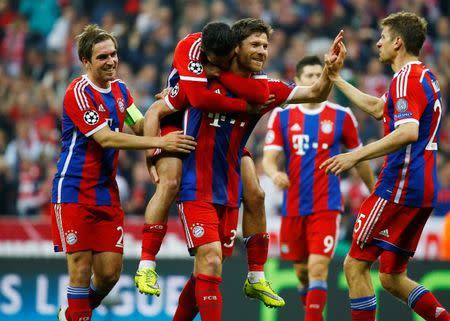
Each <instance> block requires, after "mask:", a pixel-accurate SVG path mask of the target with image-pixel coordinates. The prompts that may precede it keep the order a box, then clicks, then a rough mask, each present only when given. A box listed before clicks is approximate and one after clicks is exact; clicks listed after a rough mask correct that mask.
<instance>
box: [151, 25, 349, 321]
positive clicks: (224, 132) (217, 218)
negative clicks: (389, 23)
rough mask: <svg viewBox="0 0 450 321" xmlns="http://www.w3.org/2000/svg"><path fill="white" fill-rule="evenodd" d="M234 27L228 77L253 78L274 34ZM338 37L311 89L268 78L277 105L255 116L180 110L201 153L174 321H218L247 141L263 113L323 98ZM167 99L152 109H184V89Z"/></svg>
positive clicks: (184, 215)
mask: <svg viewBox="0 0 450 321" xmlns="http://www.w3.org/2000/svg"><path fill="white" fill-rule="evenodd" d="M232 29H233V31H234V33H235V34H236V35H237V39H238V46H237V48H236V50H235V51H236V57H235V58H234V59H233V61H232V65H231V71H232V72H235V73H237V74H238V75H240V76H242V77H247V78H248V77H251V76H252V75H253V74H254V73H258V72H260V71H261V70H262V69H263V67H264V64H265V61H266V59H267V47H268V38H269V36H270V33H271V28H270V26H268V25H267V24H265V23H264V22H263V21H262V20H260V19H243V20H240V21H238V22H237V23H236V24H234V25H233V27H232ZM341 39H342V33H340V34H339V35H338V36H337V37H336V39H335V42H334V43H333V45H332V47H331V48H330V54H329V56H330V57H331V58H328V60H329V64H327V68H325V71H324V72H323V73H322V75H321V77H320V78H319V80H318V81H317V82H315V83H314V85H312V86H305V87H299V86H296V87H290V86H288V85H285V84H284V83H282V82H280V81H270V80H269V91H270V94H273V95H274V96H275V100H274V101H273V102H272V103H271V104H270V105H269V106H267V107H266V108H264V109H263V110H262V111H261V113H260V114H259V115H252V114H249V113H242V112H241V113H208V112H203V111H201V110H199V109H197V108H195V107H193V106H190V107H188V108H187V110H186V111H185V118H184V130H185V132H187V133H191V134H192V135H194V136H195V137H196V138H197V149H198V153H196V154H195V155H192V156H193V157H187V158H184V159H183V171H182V178H181V188H180V196H179V211H180V218H181V221H182V223H183V226H184V229H185V233H186V241H187V243H188V248H189V251H190V253H191V254H193V255H195V261H194V271H193V274H192V276H191V278H190V279H189V280H188V282H187V283H186V285H185V287H184V289H183V291H182V293H181V294H180V299H179V304H178V308H177V311H176V313H175V316H174V320H175V321H180V320H192V319H193V318H194V317H195V315H196V314H197V313H200V315H201V318H202V320H203V321H210V320H214V321H217V320H220V319H221V309H222V297H221V293H220V290H219V285H220V283H221V280H222V279H221V271H222V261H223V259H224V258H225V257H227V256H230V255H231V253H232V250H233V246H234V240H235V237H236V226H237V217H238V208H239V203H240V200H241V193H242V191H241V190H240V186H239V181H240V174H241V173H240V161H241V156H242V153H243V148H244V146H245V143H246V141H247V139H248V137H249V135H250V133H251V131H252V130H253V128H254V126H255V125H256V123H257V122H258V120H259V118H260V116H261V115H262V114H263V113H264V112H267V111H269V110H271V109H273V108H275V107H276V106H278V105H281V104H282V103H284V102H288V103H289V102H314V101H321V100H324V99H325V97H327V96H328V93H329V91H330V89H331V82H330V81H329V79H328V73H329V72H332V71H333V72H336V71H335V69H333V68H338V67H339V66H341V65H342V60H343V58H344V54H345V53H344V52H343V51H342V50H341V49H342V47H341V45H340V41H341ZM332 62H333V63H332ZM330 68H331V69H330ZM209 86H210V88H211V89H213V90H214V91H215V92H216V93H217V94H219V95H234V91H238V90H239V84H236V83H233V82H229V83H228V82H226V81H223V80H221V82H219V81H212V82H210V83H209ZM167 97H168V98H167V99H166V101H168V104H167V105H168V106H170V108H172V109H170V108H169V107H167V105H166V104H165V103H164V102H161V101H159V102H158V103H157V104H155V106H154V107H155V108H159V109H161V110H162V112H163V113H165V114H169V113H172V112H174V110H179V109H181V108H183V107H185V106H186V104H189V100H188V99H186V95H185V93H184V92H183V87H182V86H180V87H179V88H178V89H177V90H172V92H171V94H169V95H168V96H167ZM152 110H154V109H153V107H152V109H150V110H149V112H148V113H149V114H148V115H149V118H148V120H149V122H148V123H147V124H149V125H150V126H152V124H155V123H156V124H157V123H158V121H159V119H158V117H157V114H156V113H155V112H154V111H153V112H152ZM146 116H147V115H146ZM244 291H245V292H246V294H247V295H248V296H250V297H255V298H256V297H257V293H255V292H254V288H253V287H251V286H250V285H249V282H248V280H247V281H246V284H245V286H244Z"/></svg>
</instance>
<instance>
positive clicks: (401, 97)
mask: <svg viewBox="0 0 450 321" xmlns="http://www.w3.org/2000/svg"><path fill="white" fill-rule="evenodd" d="M406 77H407V76H406V75H404V74H400V75H399V76H398V77H397V78H396V79H395V81H393V82H392V84H391V97H392V102H393V104H394V125H395V127H398V126H399V125H401V124H405V123H417V124H418V125H419V120H420V117H421V116H422V113H423V112H424V110H425V107H426V104H427V100H426V97H425V93H424V90H423V88H422V85H421V84H420V82H419V78H418V77H408V78H406Z"/></svg>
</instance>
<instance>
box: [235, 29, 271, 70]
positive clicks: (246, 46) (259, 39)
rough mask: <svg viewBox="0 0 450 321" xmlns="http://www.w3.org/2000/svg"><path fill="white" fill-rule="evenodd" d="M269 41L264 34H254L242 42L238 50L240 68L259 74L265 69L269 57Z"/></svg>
mask: <svg viewBox="0 0 450 321" xmlns="http://www.w3.org/2000/svg"><path fill="white" fill-rule="evenodd" d="M268 47H269V39H268V38H267V35H266V34H265V33H264V32H263V33H253V34H251V35H250V36H249V37H247V38H245V39H244V40H242V41H241V43H240V44H239V46H238V47H237V48H236V54H237V59H238V62H239V65H240V67H242V68H244V69H246V70H248V71H251V72H258V71H261V70H262V69H263V68H264V65H265V64H266V60H267V55H268Z"/></svg>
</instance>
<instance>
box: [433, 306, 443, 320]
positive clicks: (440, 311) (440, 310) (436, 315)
mask: <svg viewBox="0 0 450 321" xmlns="http://www.w3.org/2000/svg"><path fill="white" fill-rule="evenodd" d="M444 311H445V309H444V308H441V307H437V308H436V312H435V313H434V317H435V318H436V319H437V317H438V316H440V315H441V313H442V312H444Z"/></svg>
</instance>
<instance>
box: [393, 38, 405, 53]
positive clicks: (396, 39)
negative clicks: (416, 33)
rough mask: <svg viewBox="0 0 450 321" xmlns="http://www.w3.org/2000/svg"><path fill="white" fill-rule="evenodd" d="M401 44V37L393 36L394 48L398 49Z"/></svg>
mask: <svg viewBox="0 0 450 321" xmlns="http://www.w3.org/2000/svg"><path fill="white" fill-rule="evenodd" d="M402 45H404V44H403V39H402V38H401V37H400V36H397V37H395V41H394V48H395V49H396V50H399V49H400V47H401V46H402Z"/></svg>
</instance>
